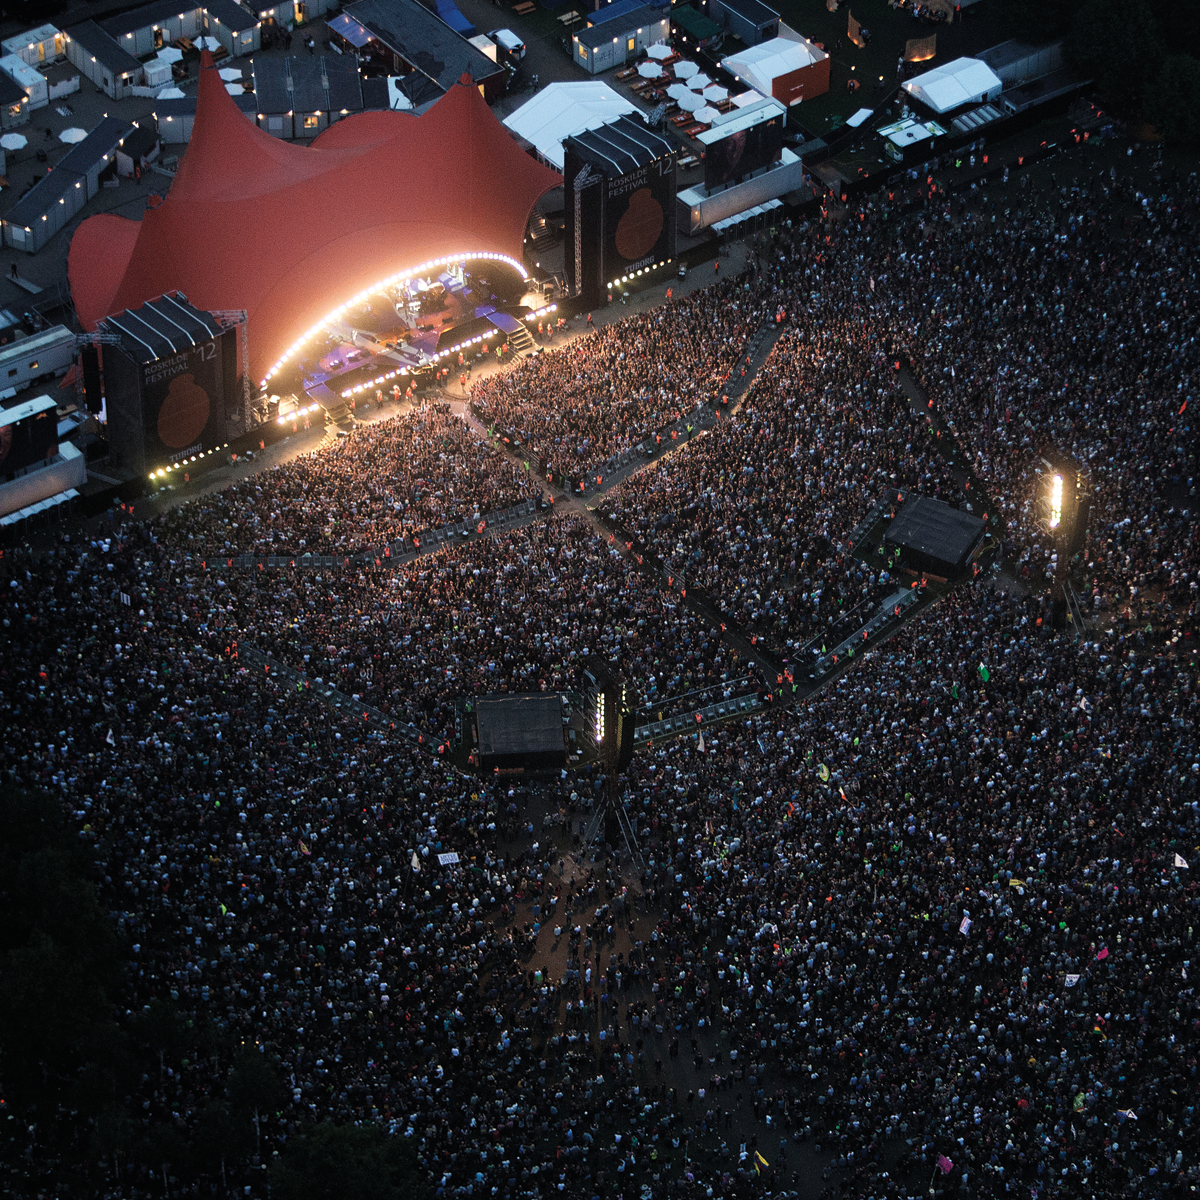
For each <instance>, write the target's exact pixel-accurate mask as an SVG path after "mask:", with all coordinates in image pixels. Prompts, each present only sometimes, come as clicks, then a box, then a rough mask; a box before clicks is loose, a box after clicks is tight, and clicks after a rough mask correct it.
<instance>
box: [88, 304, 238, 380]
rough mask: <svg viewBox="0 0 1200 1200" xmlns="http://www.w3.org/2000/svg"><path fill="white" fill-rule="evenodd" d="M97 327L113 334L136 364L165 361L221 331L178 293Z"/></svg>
mask: <svg viewBox="0 0 1200 1200" xmlns="http://www.w3.org/2000/svg"><path fill="white" fill-rule="evenodd" d="M100 324H101V325H102V326H103V327H104V328H105V329H107V330H109V331H110V332H112V333H115V334H117V335H118V336H119V337H120V339H121V348H122V349H123V350H124V351H125V353H126V354H128V355H129V357H130V358H132V359H133V360H134V361H135V362H140V363H148V362H154V361H155V360H156V359H160V358H169V357H170V356H171V355H172V354H179V353H180V352H181V351H184V350H190V349H191V348H192V347H193V346H198V345H200V343H201V342H207V341H208V340H209V339H210V338H213V337H216V336H217V335H219V334H220V333H221V332H222V327H221V325H220V324H219V323H218V322H217V319H216V317H214V316H213V315H212V313H207V312H204V311H203V310H201V309H199V308H193V307H192V306H191V305H190V304H189V303H188V302H187V297H186V296H184V295H183V293H182V292H175V293H173V294H172V295H169V296H159V298H158V299H157V300H147V301H146V303H145V304H143V305H142V306H141V308H127V309H126V310H125V311H124V312H121V313H116V314H115V315H113V316H111V317H105V318H104V320H103V321H101V322H100Z"/></svg>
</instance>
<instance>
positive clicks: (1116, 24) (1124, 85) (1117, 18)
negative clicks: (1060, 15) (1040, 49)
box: [1063, 0, 1163, 115]
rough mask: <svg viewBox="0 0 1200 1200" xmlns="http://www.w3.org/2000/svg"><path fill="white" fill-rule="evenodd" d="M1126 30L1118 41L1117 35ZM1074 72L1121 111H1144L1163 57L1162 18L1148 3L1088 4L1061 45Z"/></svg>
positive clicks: (1104, 0) (1100, 0) (1095, 0)
mask: <svg viewBox="0 0 1200 1200" xmlns="http://www.w3.org/2000/svg"><path fill="white" fill-rule="evenodd" d="M1118 30H1121V31H1124V34H1125V36H1124V37H1122V38H1121V39H1120V40H1119V42H1118V41H1117V40H1116V31H1118ZM1063 48H1064V50H1065V52H1066V55H1067V58H1068V60H1069V61H1070V63H1071V64H1072V66H1074V68H1075V69H1076V70H1077V71H1078V72H1079V73H1080V74H1081V75H1085V76H1086V77H1087V78H1089V79H1091V80H1092V81H1093V82H1094V83H1095V85H1096V91H1097V94H1098V95H1099V97H1100V99H1101V100H1102V101H1103V102H1104V103H1105V104H1109V105H1111V106H1112V107H1113V108H1115V109H1117V110H1118V111H1119V112H1121V113H1124V114H1127V115H1134V114H1138V113H1140V112H1141V108H1142V101H1143V98H1144V97H1145V95H1146V94H1147V92H1148V90H1149V88H1150V87H1151V86H1152V81H1153V80H1154V79H1155V77H1156V75H1157V74H1158V70H1159V67H1160V65H1161V63H1162V59H1163V47H1162V37H1161V34H1160V31H1159V25H1158V19H1157V17H1156V16H1155V15H1154V10H1153V9H1152V8H1151V6H1150V3H1149V0H1087V3H1086V4H1084V5H1083V6H1082V7H1081V8H1080V10H1079V12H1078V14H1077V15H1076V17H1075V21H1074V24H1073V25H1072V26H1071V32H1070V33H1069V34H1068V35H1067V38H1066V40H1065V42H1064V44H1063Z"/></svg>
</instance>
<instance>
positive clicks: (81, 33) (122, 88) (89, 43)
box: [64, 21, 142, 100]
mask: <svg viewBox="0 0 1200 1200" xmlns="http://www.w3.org/2000/svg"><path fill="white" fill-rule="evenodd" d="M64 37H65V38H66V39H67V58H68V60H69V61H70V63H71V65H72V66H73V67H75V68H76V69H77V70H78V71H79V72H80V73H81V74H83V75H86V76H87V78H88V79H90V80H91V81H92V82H93V83H94V84H95V85H96V86H97V87H98V88H99V89H100V90H101V91H102V92H104V93H105V94H106V95H108V96H109V97H110V98H111V99H113V100H124V99H125V98H126V97H127V96H132V95H133V89H134V88H135V87H136V86H137V85H138V83H139V82H140V81H141V78H142V64H141V63H140V62H138V60H137V59H136V58H135V57H134V56H133V55H132V54H131V53H130V52H129V51H128V50H125V49H123V48H122V46H121V45H120V43H118V42H117V40H116V39H115V38H114V37H113V36H112V34H111V33H108V32H107V31H106V30H104V29H101V28H100V26H99V25H97V24H96V22H95V21H81V22H80V23H79V24H78V25H72V26H71V27H70V28H69V29H68V30H67V31H66V33H65V34H64Z"/></svg>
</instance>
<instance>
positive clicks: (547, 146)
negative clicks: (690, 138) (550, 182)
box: [504, 80, 637, 171]
mask: <svg viewBox="0 0 1200 1200" xmlns="http://www.w3.org/2000/svg"><path fill="white" fill-rule="evenodd" d="M635 112H637V108H636V107H635V106H634V105H632V104H631V103H630V102H629V101H628V100H625V99H623V98H622V97H621V96H620V95H619V94H618V93H617V92H615V91H614V90H613V89H612V88H610V87H609V86H608V84H607V83H601V82H599V81H598V80H588V81H586V82H581V83H551V84H549V85H548V86H546V87H544V88H542V90H541V91H540V92H538V94H537V95H536V96H534V97H533V99H532V100H527V101H526V102H525V103H524V104H522V105H521V107H520V108H518V109H517V110H516V111H515V112H512V113H510V114H509V115H508V116H507V117H505V118H504V124H505V126H506V127H507V128H508V129H511V130H512V132H513V133H515V134H516V135H517V136H518V137H522V138H524V139H525V140H526V141H527V142H531V143H532V144H533V145H534V147H535V148H536V149H537V152H538V154H539V155H540V156H541V157H542V158H543V159H545V160H546V162H548V163H550V164H551V166H553V167H555V168H556V169H557V170H559V171H561V170H562V169H563V148H562V144H563V138H568V137H572V136H574V135H575V134H577V133H582V132H583V131H584V130H585V129H599V128H600V126H601V125H605V124H607V123H608V122H609V121H614V120H616V118H617V117H621V116H625V115H627V114H629V113H635Z"/></svg>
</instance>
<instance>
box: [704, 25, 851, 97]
mask: <svg viewBox="0 0 1200 1200" xmlns="http://www.w3.org/2000/svg"><path fill="white" fill-rule="evenodd" d="M721 66H723V67H724V68H725V70H727V71H728V72H729V73H730V74H731V75H733V76H734V77H735V78H737V79H740V80H742V81H743V82H745V83H748V84H749V85H750V86H751V87H752V88H755V89H757V90H758V91H760V92H762V93H763V94H764V95H767V96H773V97H774V98H775V99H776V100H779V101H782V102H783V103H784V104H788V105H791V104H799V103H800V101H801V100H811V99H812V98H813V97H814V96H823V95H824V94H825V93H826V92H827V91H829V55H828V54H826V53H825V51H824V50H821V49H820V48H818V47H817V46H816V45H815V44H814V43H812V42H810V41H808V40H807V39H804V38H800V39H799V40H796V39H795V38H791V37H776V38H771V39H769V40H768V41H765V42H760V43H759V44H758V45H757V46H750V47H749V48H748V49H746V50H743V51H741V52H740V53H738V54H731V55H730V56H729V57H728V58H726V59H723V60H722V62H721Z"/></svg>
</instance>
